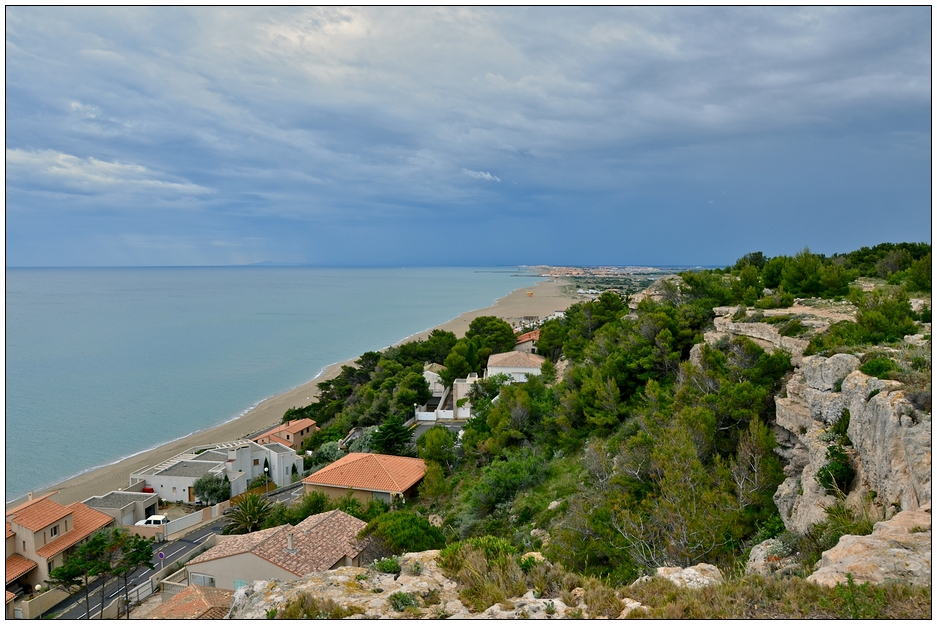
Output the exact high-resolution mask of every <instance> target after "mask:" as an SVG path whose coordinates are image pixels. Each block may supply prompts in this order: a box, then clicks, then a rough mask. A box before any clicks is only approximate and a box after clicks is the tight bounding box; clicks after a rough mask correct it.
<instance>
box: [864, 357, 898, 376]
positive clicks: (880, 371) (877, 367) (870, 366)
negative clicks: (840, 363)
mask: <svg viewBox="0 0 937 625" xmlns="http://www.w3.org/2000/svg"><path fill="white" fill-rule="evenodd" d="M895 368H896V367H895V361H894V360H892V359H891V358H885V357H884V356H880V357H878V358H873V359H872V360H870V361H868V362H867V363H865V364H864V365H862V366H861V367H859V371H861V372H862V373H864V374H866V375H870V376H872V377H873V378H884V377H885V374H887V373H888V372H889V371H894V370H895Z"/></svg>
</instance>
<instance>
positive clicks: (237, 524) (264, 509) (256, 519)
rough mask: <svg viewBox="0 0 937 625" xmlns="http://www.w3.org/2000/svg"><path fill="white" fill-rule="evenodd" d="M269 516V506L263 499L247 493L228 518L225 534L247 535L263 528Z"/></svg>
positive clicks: (255, 494)
mask: <svg viewBox="0 0 937 625" xmlns="http://www.w3.org/2000/svg"><path fill="white" fill-rule="evenodd" d="M269 514H270V504H269V503H268V502H267V499H266V498H265V497H261V496H260V495H258V494H257V493H249V494H247V495H245V496H244V497H243V498H241V501H240V502H238V505H237V506H235V507H234V511H233V512H231V514H230V515H229V517H228V524H227V525H226V526H225V532H226V533H228V534H248V533H250V532H253V531H256V530H259V529H261V528H262V527H263V525H264V521H265V520H266V519H267V516H268V515H269Z"/></svg>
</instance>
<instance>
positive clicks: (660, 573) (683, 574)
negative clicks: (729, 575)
mask: <svg viewBox="0 0 937 625" xmlns="http://www.w3.org/2000/svg"><path fill="white" fill-rule="evenodd" d="M656 576H657V577H663V578H664V579H669V580H670V581H672V582H673V583H674V584H676V585H677V586H681V587H686V588H703V587H704V586H715V585H718V584H722V583H724V582H725V579H724V578H723V577H722V572H721V571H719V569H717V568H716V567H714V566H713V565H712V564H706V563H701V564H697V565H695V566H690V567H687V568H685V569H682V568H680V567H679V566H662V567H659V568H658V569H657V574H656Z"/></svg>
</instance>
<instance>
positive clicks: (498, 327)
mask: <svg viewBox="0 0 937 625" xmlns="http://www.w3.org/2000/svg"><path fill="white" fill-rule="evenodd" d="M476 336H477V337H479V338H480V339H481V340H482V345H483V346H484V347H487V348H488V349H490V350H491V351H490V352H489V354H500V353H503V352H509V351H511V350H512V349H514V344H515V342H516V340H515V337H514V330H512V329H511V326H510V325H509V324H508V322H506V321H504V320H503V319H499V318H498V317H493V316H490V315H485V316H481V317H475V318H474V319H472V323H470V324H469V328H468V330H467V331H466V332H465V338H467V339H471V338H472V337H476ZM486 360H487V357H486Z"/></svg>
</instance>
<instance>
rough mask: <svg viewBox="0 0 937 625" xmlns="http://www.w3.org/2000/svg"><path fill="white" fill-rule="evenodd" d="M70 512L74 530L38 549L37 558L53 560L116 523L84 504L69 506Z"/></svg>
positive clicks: (112, 518) (106, 515) (111, 518)
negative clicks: (103, 528)
mask: <svg viewBox="0 0 937 625" xmlns="http://www.w3.org/2000/svg"><path fill="white" fill-rule="evenodd" d="M68 510H69V512H70V513H71V515H72V523H73V524H74V526H73V528H72V529H71V530H69V531H67V532H65V533H64V534H62V535H61V536H59V537H58V538H56V539H55V540H53V541H52V542H49V543H46V544H45V545H43V546H42V547H41V548H40V549H37V550H36V555H37V556H41V557H43V558H52V557H54V556H56V555H58V554H60V553H62V552H63V551H65V550H66V549H68V548H69V547H71V546H72V545H74V544H77V543H79V542H81V541H82V540H84V539H85V538H87V537H88V536H91V534H93V533H95V532H96V531H98V530H99V529H101V528H102V527H106V526H108V525H110V524H111V523H112V522H113V521H114V517H112V516H111V515H109V514H104V513H103V512H98V511H97V510H95V509H93V508H89V507H88V506H86V505H85V504H83V503H72V504H69V505H68Z"/></svg>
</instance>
